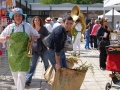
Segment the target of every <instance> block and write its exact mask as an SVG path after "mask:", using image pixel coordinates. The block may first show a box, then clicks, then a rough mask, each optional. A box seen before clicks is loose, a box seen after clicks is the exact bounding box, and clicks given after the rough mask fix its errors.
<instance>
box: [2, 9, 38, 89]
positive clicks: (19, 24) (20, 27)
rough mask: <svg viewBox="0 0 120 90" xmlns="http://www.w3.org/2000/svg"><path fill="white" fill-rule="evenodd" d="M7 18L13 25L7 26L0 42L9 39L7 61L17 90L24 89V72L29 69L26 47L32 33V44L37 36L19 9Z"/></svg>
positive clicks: (14, 10)
mask: <svg viewBox="0 0 120 90" xmlns="http://www.w3.org/2000/svg"><path fill="white" fill-rule="evenodd" d="M9 17H10V18H11V19H13V20H14V21H15V23H12V24H9V25H8V26H7V27H6V28H5V29H4V31H3V32H2V33H1V35H0V41H1V42H3V41H5V40H8V39H9V45H8V61H9V66H10V69H11V72H12V75H13V79H14V83H15V85H16V88H17V90H24V89H25V81H26V72H27V71H28V70H29V67H30V58H29V57H27V56H26V54H27V53H28V50H27V46H28V42H29V38H30V37H31V33H32V35H33V36H32V37H33V38H32V42H34V40H36V39H37V38H38V36H39V34H38V32H37V31H36V30H34V29H33V28H32V26H31V25H30V24H29V23H27V22H25V21H24V19H25V18H26V15H25V14H23V11H22V9H21V8H14V9H12V11H11V12H10V14H9Z"/></svg>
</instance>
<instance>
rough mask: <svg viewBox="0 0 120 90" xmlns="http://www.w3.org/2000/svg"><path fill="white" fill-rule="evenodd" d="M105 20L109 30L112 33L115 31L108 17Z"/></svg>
mask: <svg viewBox="0 0 120 90" xmlns="http://www.w3.org/2000/svg"><path fill="white" fill-rule="evenodd" d="M105 19H106V20H107V27H108V28H109V30H110V31H113V30H114V29H113V24H112V21H111V20H110V19H108V18H107V17H106V18H105Z"/></svg>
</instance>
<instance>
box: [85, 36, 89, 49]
mask: <svg viewBox="0 0 120 90" xmlns="http://www.w3.org/2000/svg"><path fill="white" fill-rule="evenodd" d="M85 39H86V44H85V48H86V49H88V48H89V43H90V41H89V38H88V37H86V38H85Z"/></svg>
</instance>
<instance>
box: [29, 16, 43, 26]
mask: <svg viewBox="0 0 120 90" xmlns="http://www.w3.org/2000/svg"><path fill="white" fill-rule="evenodd" d="M35 18H38V19H39V21H40V26H41V27H42V26H43V20H42V18H40V17H39V16H35V17H33V19H32V23H31V24H32V26H33V28H35V24H34V20H35Z"/></svg>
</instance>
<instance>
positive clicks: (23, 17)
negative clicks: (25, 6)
mask: <svg viewBox="0 0 120 90" xmlns="http://www.w3.org/2000/svg"><path fill="white" fill-rule="evenodd" d="M21 15H22V14H21ZM12 20H14V15H13V17H12ZM24 20H25V16H24V15H22V21H24Z"/></svg>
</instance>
